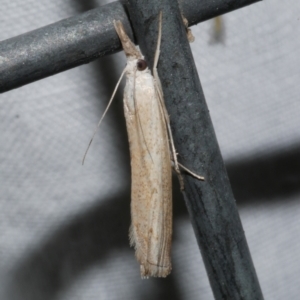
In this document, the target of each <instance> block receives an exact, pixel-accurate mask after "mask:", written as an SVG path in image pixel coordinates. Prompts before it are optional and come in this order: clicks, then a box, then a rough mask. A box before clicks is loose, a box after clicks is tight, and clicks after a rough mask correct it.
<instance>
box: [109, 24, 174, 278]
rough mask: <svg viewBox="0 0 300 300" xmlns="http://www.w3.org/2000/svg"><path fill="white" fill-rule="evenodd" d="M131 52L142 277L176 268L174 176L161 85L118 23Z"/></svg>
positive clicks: (133, 234) (127, 103)
mask: <svg viewBox="0 0 300 300" xmlns="http://www.w3.org/2000/svg"><path fill="white" fill-rule="evenodd" d="M114 24H115V28H116V31H117V33H118V35H119V38H120V40H121V42H122V46H123V49H124V51H125V54H126V56H127V66H126V86H125V91H124V111H125V119H126V125H127V132H128V137H129V146H130V156H131V177H132V179H131V219H132V221H131V227H130V233H129V236H130V244H131V245H132V246H134V248H135V252H136V258H137V260H138V262H139V263H140V271H141V276H142V277H143V278H146V277H149V276H154V277H166V276H167V275H168V274H169V273H170V272H171V257H170V255H171V238H172V181H171V180H172V174H171V157H170V149H169V141H168V133H167V126H166V122H165V117H164V113H163V111H162V107H161V103H160V100H159V98H158V94H157V87H156V86H155V81H154V79H153V76H152V75H151V72H150V70H149V69H148V68H145V69H143V67H142V69H141V68H140V63H141V61H140V60H141V59H142V58H143V56H142V54H141V53H140V51H139V50H138V49H137V48H136V47H135V46H134V44H133V43H132V42H131V41H130V39H129V37H128V36H127V34H126V33H125V30H124V28H123V25H122V23H121V22H120V21H117V22H114Z"/></svg>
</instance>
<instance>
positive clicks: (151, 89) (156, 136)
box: [86, 13, 204, 278]
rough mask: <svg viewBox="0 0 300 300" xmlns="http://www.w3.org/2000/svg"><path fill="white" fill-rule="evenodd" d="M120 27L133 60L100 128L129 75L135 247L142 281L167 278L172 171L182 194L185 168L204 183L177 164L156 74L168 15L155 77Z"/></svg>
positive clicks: (126, 94) (131, 236)
mask: <svg viewBox="0 0 300 300" xmlns="http://www.w3.org/2000/svg"><path fill="white" fill-rule="evenodd" d="M114 26H115V29H116V32H117V34H118V36H119V38H120V41H121V43H122V46H123V50H124V52H125V55H126V57H127V65H126V67H125V69H124V71H123V72H122V75H121V77H120V79H119V81H118V83H117V85H116V88H115V90H114V92H113V95H112V97H111V99H110V101H109V104H108V106H107V108H106V110H105V112H104V114H103V116H102V118H101V119H100V121H99V123H98V127H99V125H100V123H101V121H102V119H103V117H104V115H105V114H106V112H107V110H108V108H109V106H110V104H111V102H112V99H113V97H114V95H115V92H116V90H117V88H118V86H119V83H120V81H121V79H122V77H123V75H124V74H125V73H126V85H125V90H124V114H125V119H126V127H127V132H128V138H129V146H130V157H131V226H130V229H129V240H130V245H131V246H133V247H134V248H135V255H136V258H137V261H138V262H139V264H140V273H141V277H142V278H148V277H151V276H152V277H166V276H167V275H168V274H170V272H171V269H172V264H171V239H172V165H173V167H174V169H175V171H176V173H177V174H178V176H179V181H180V185H181V187H182V188H183V180H182V177H181V174H180V170H179V166H180V167H181V168H183V169H184V170H186V171H187V172H189V173H190V174H192V175H193V176H195V177H197V178H198V179H200V180H204V178H203V177H200V176H198V175H196V174H194V173H193V172H191V171H190V170H188V169H186V168H185V167H184V166H182V165H180V164H179V163H178V162H177V157H176V151H175V147H174V143H173V138H172V133H171V129H170V123H169V116H168V113H167V111H166V108H165V104H164V99H163V92H162V88H161V83H160V80H159V77H158V73H157V69H156V67H157V63H158V59H159V49H160V42H161V31H162V13H160V14H159V26H158V41H157V47H156V52H155V57H154V67H153V71H152V72H153V75H152V74H151V71H150V70H149V68H148V66H147V63H146V61H145V60H144V57H143V55H142V53H141V52H140V51H139V49H138V48H136V47H135V45H134V43H133V42H132V41H131V40H130V38H129V37H128V35H127V34H126V32H125V29H124V27H123V24H122V23H121V21H114ZM94 135H95V132H94ZM93 137H94V136H93ZM92 139H93V138H92ZM91 142H92V140H91ZM91 142H90V144H91ZM90 144H89V146H90ZM88 148H89V147H88ZM86 153H87V152H86Z"/></svg>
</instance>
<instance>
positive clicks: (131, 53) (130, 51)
mask: <svg viewBox="0 0 300 300" xmlns="http://www.w3.org/2000/svg"><path fill="white" fill-rule="evenodd" d="M114 26H115V29H116V32H117V34H118V36H119V38H120V41H121V43H122V47H123V49H124V52H125V54H126V56H127V57H131V58H132V59H140V58H142V54H141V52H140V51H138V50H137V48H136V47H135V45H134V43H133V42H132V41H131V40H130V38H129V36H128V35H127V34H126V32H125V29H124V26H123V24H122V22H121V21H114Z"/></svg>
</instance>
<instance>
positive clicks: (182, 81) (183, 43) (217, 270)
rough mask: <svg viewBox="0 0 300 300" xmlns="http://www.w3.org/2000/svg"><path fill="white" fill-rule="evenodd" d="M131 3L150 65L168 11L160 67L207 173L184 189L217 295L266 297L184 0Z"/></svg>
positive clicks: (179, 145)
mask: <svg viewBox="0 0 300 300" xmlns="http://www.w3.org/2000/svg"><path fill="white" fill-rule="evenodd" d="M126 5H127V9H128V13H129V16H130V19H131V21H132V25H133V30H134V33H135V35H136V37H137V40H138V43H139V45H140V48H141V50H142V53H143V54H144V55H145V56H146V59H147V60H148V62H149V65H152V63H153V56H154V51H155V46H156V42H157V29H158V14H159V11H161V10H162V11H163V25H162V26H163V34H162V45H161V55H160V60H159V63H158V73H159V76H160V79H161V82H162V87H163V91H164V97H165V102H166V106H167V109H168V112H169V114H170V119H171V127H172V131H173V135H174V139H175V146H176V149H177V151H178V153H179V155H178V159H179V161H180V162H181V163H182V164H184V165H185V166H186V167H188V168H189V169H191V170H193V171H194V172H196V173H197V174H201V175H204V176H205V179H206V180H205V181H204V182H202V181H199V180H197V179H195V178H193V177H191V176H189V175H185V176H184V182H185V191H184V193H183V194H184V199H185V202H186V205H187V208H188V211H189V214H190V218H191V222H192V225H193V228H194V231H195V235H196V238H197V241H198V244H199V246H200V249H201V253H202V257H203V261H204V263H205V267H206V270H207V274H208V277H209V280H210V284H211V287H212V290H213V293H214V296H215V299H218V300H219V299H230V300H234V299H244V300H262V299H263V295H262V292H261V289H260V286H259V283H258V279H257V276H256V272H255V269H254V266H253V263H252V259H251V256H250V252H249V249H248V245H247V242H246V238H245V235H244V232H243V228H242V224H241V221H240V217H239V214H238V211H237V207H236V204H235V199H234V196H233V193H232V190H231V187H230V183H229V180H228V176H227V173H226V169H225V167H224V163H223V160H222V157H221V153H220V150H219V146H218V142H217V140H216V136H215V132H214V129H213V125H212V122H211V119H210V116H209V111H208V108H207V105H206V102H205V98H204V95H203V91H202V88H201V84H200V80H199V77H198V74H197V70H196V67H195V63H194V60H193V56H192V53H191V50H190V46H189V43H188V41H187V37H186V32H185V28H184V26H183V22H182V16H181V12H180V11H179V8H178V3H177V1H174V0H152V1H141V0H127V1H126Z"/></svg>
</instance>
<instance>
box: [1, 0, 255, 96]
mask: <svg viewBox="0 0 300 300" xmlns="http://www.w3.org/2000/svg"><path fill="white" fill-rule="evenodd" d="M257 1H258V0H239V1H238V0H227V1H224V0H215V1H211V0H202V1H200V0H184V1H183V0H180V5H181V7H182V13H183V15H184V16H185V17H186V18H187V20H188V21H189V24H195V23H199V22H201V21H204V20H207V19H209V18H212V17H216V16H218V15H220V14H224V13H226V12H230V11H232V10H235V9H238V8H241V7H243V6H245V5H250V4H252V3H255V2H257ZM114 19H116V20H121V21H122V23H123V24H124V26H125V29H126V31H127V32H128V34H129V36H131V34H132V32H131V28H130V24H129V21H128V18H127V15H126V13H125V11H124V7H123V5H122V4H121V3H120V2H113V3H110V4H107V5H104V6H101V7H99V8H97V9H93V10H90V11H87V12H86V13H83V14H80V15H78V16H75V17H72V18H68V19H65V20H62V21H60V22H57V23H54V24H51V25H48V26H45V27H43V28H39V29H37V30H34V31H31V32H28V33H25V34H23V35H19V36H17V37H14V38H11V39H8V40H5V41H2V42H0V93H3V92H6V91H9V90H11V89H14V88H18V87H20V86H23V85H25V84H28V83H31V82H33V81H36V80H39V79H42V78H45V77H48V76H51V75H54V74H57V73H59V72H63V71H65V70H68V69H70V68H74V67H77V66H79V65H82V64H85V63H89V62H90V61H92V60H95V59H96V58H98V57H101V56H104V55H107V54H112V53H115V52H117V51H120V50H122V49H121V44H120V41H119V38H118V36H117V34H116V32H115V29H114V26H113V23H112V21H113V20H114ZM131 38H132V36H131Z"/></svg>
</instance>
